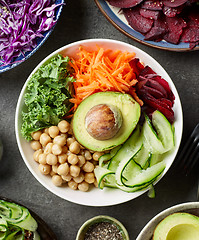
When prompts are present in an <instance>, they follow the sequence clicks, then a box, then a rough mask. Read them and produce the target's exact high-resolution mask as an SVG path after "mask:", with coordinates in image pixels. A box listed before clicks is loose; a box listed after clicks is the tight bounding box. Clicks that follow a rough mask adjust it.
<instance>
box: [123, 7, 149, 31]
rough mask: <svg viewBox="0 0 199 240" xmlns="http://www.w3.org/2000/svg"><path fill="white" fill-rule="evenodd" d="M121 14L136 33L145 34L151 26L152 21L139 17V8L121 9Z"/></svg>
mask: <svg viewBox="0 0 199 240" xmlns="http://www.w3.org/2000/svg"><path fill="white" fill-rule="evenodd" d="M123 13H124V16H125V17H126V19H127V21H128V23H129V25H130V26H131V27H132V28H134V29H135V30H136V31H138V32H141V33H147V32H148V31H149V30H150V29H151V28H152V26H153V20H152V19H148V18H145V17H143V16H142V15H140V7H135V8H131V9H127V8H126V9H123Z"/></svg>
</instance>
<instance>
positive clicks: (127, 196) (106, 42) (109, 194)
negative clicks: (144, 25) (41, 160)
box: [15, 39, 183, 206]
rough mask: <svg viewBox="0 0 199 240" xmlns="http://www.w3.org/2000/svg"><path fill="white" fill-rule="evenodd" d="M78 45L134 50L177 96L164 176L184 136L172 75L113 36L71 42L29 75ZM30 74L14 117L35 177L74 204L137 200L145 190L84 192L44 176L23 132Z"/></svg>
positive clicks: (19, 138)
mask: <svg viewBox="0 0 199 240" xmlns="http://www.w3.org/2000/svg"><path fill="white" fill-rule="evenodd" d="M79 46H85V47H88V48H89V49H90V50H94V49H96V47H97V46H102V47H103V48H105V49H112V50H116V49H120V50H122V51H129V52H135V53H136V57H137V58H139V59H140V60H141V62H143V63H144V64H146V65H149V66H150V67H151V68H152V69H153V70H154V71H155V72H156V73H157V74H159V75H160V76H162V77H163V78H164V79H165V80H166V81H167V82H168V83H169V85H170V87H171V89H172V91H173V93H174V95H175V97H176V99H175V104H174V107H173V110H174V112H175V122H174V126H175V133H176V146H175V149H174V150H173V151H172V153H170V154H169V155H168V156H167V157H166V168H165V170H164V172H163V174H162V177H163V176H164V175H165V173H166V172H167V171H168V169H169V168H170V166H171V164H172V162H173V161H174V159H175V156H176V154H177V151H178V148H179V145H180V141H181V137H182V126H183V119H182V107H181V103H180V99H179V96H178V93H177V90H176V88H175V86H174V84H173V82H172V80H171V79H170V77H169V75H168V74H167V73H166V71H165V70H164V69H163V68H162V67H161V65H160V64H159V63H158V62H157V61H156V60H155V59H153V58H152V57H151V56H149V55H148V54H147V53H145V52H143V51H142V50H140V49H138V48H136V47H134V46H132V45H130V44H127V43H124V42H120V41H116V40H110V39H90V40H83V41H79V42H75V43H71V44H69V45H66V46H64V47H62V48H60V49H58V50H56V51H55V52H53V53H52V54H50V55H49V56H47V57H46V58H45V59H44V60H43V61H42V62H41V63H40V64H39V65H38V66H37V67H36V68H35V69H34V70H33V72H32V73H31V74H30V76H31V75H32V74H33V73H34V72H35V71H36V70H37V69H38V68H39V67H40V66H41V65H42V64H43V63H44V62H46V61H47V60H48V59H49V58H51V57H52V56H53V55H55V54H57V53H62V54H64V55H68V56H69V57H71V56H73V57H74V56H75V54H76V53H77V52H78V49H79ZM30 76H29V78H28V79H27V81H26V83H25V84H24V86H23V89H22V91H21V93H20V96H19V99H18V103H17V108H16V116H15V131H16V138H17V144H18V146H19V150H20V153H21V155H22V157H23V160H24V162H25V164H26V165H27V167H28V169H29V170H30V171H31V173H32V174H33V175H34V176H35V178H36V179H37V180H38V181H39V182H40V183H41V184H42V185H43V186H44V187H45V188H47V189H48V190H49V191H51V192H52V193H54V194H56V195H57V196H59V197H61V198H63V199H65V200H68V201H71V202H73V203H77V204H81V205H87V206H110V205H115V204H119V203H123V202H126V201H129V200H131V199H134V198H136V197H138V196H140V195H141V194H143V193H144V192H145V191H146V190H144V191H139V192H135V193H126V192H123V191H121V190H118V189H111V188H105V189H104V190H100V189H97V188H95V189H92V190H91V191H89V192H81V191H74V190H71V189H69V188H68V187H56V186H54V185H53V184H52V182H51V180H50V177H47V176H44V175H42V174H41V173H40V172H39V170H38V163H36V162H35V161H34V160H33V150H32V149H31V147H30V143H28V142H27V141H26V140H25V139H24V138H23V137H22V135H21V121H22V116H21V112H22V107H23V105H24V94H25V90H26V86H27V83H28V81H29V80H30Z"/></svg>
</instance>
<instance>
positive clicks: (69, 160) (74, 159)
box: [68, 153, 79, 165]
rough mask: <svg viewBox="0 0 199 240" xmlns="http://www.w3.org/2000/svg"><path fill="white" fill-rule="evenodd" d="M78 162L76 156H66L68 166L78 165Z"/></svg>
mask: <svg viewBox="0 0 199 240" xmlns="http://www.w3.org/2000/svg"><path fill="white" fill-rule="evenodd" d="M78 161H79V159H78V157H77V155H75V154H73V153H71V154H70V155H69V156H68V162H69V163H70V164H72V165H75V164H77V163H78Z"/></svg>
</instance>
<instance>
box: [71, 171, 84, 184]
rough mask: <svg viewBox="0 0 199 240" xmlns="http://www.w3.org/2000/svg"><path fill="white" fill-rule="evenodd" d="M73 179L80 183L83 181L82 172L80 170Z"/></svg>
mask: <svg viewBox="0 0 199 240" xmlns="http://www.w3.org/2000/svg"><path fill="white" fill-rule="evenodd" d="M73 180H74V181H75V182H76V183H81V182H83V181H84V174H83V173H82V172H80V174H79V176H78V177H74V178H73Z"/></svg>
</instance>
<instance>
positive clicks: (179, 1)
mask: <svg viewBox="0 0 199 240" xmlns="http://www.w3.org/2000/svg"><path fill="white" fill-rule="evenodd" d="M162 2H163V4H164V5H165V6H167V7H179V6H181V5H183V4H184V3H186V2H187V0H162Z"/></svg>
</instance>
